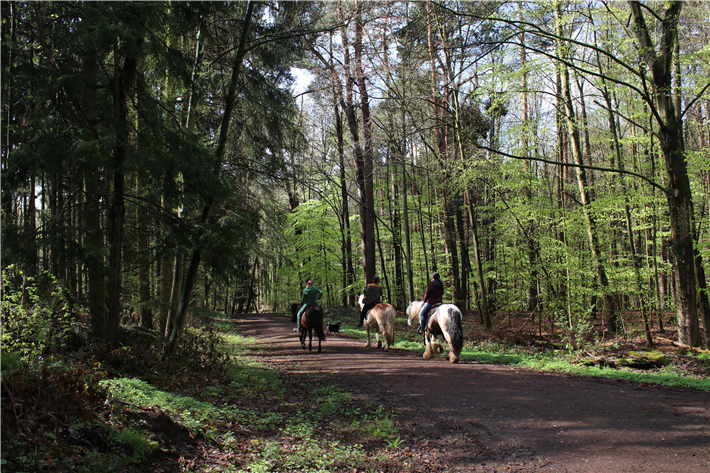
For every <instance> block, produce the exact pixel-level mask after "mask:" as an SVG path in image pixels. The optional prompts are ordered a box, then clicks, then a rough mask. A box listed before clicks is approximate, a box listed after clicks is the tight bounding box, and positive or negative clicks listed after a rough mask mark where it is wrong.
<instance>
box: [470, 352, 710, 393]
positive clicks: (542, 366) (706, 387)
mask: <svg viewBox="0 0 710 473" xmlns="http://www.w3.org/2000/svg"><path fill="white" fill-rule="evenodd" d="M568 356H570V355H567V354H565V353H562V352H557V353H549V354H548V353H545V354H539V353H526V352H524V351H519V352H516V351H514V350H505V349H503V348H501V351H491V349H487V350H476V349H474V348H473V347H468V348H464V350H463V351H462V352H461V359H462V360H465V361H474V362H478V363H489V364H502V365H511V366H518V367H521V368H527V369H533V370H537V371H553V372H560V373H568V374H575V375H580V376H592V377H596V378H605V379H621V380H626V381H633V382H637V383H647V384H659V385H662V386H676V387H686V388H693V389H699V390H702V391H710V379H699V378H693V377H690V376H684V375H681V374H678V373H674V372H673V371H672V368H664V369H662V370H660V371H659V372H649V373H640V372H638V371H633V370H630V369H625V368H620V369H616V368H608V367H604V368H602V367H598V366H584V365H582V364H580V363H575V362H574V361H571V360H569V359H568V358H567V357H568Z"/></svg>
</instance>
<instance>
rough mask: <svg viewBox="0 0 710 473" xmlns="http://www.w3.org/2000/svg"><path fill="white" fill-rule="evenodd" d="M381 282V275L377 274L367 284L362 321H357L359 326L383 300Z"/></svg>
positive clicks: (364, 293) (361, 312) (363, 300)
mask: <svg viewBox="0 0 710 473" xmlns="http://www.w3.org/2000/svg"><path fill="white" fill-rule="evenodd" d="M379 282H380V277H379V276H375V277H373V278H372V283H371V284H368V285H367V286H365V290H364V291H363V293H362V295H363V296H365V297H364V298H363V299H362V304H363V305H362V310H361V311H360V321H359V322H358V323H357V326H358V327H362V323H363V321H364V320H365V317H367V313H368V312H369V311H370V309H372V308H373V307H375V306H376V305H377V304H379V303H380V302H382V286H380V285H379V284H378V283H379Z"/></svg>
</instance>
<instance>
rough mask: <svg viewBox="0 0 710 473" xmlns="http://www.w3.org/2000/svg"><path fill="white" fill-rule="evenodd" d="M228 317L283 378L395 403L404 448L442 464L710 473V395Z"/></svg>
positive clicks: (279, 317)
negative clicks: (311, 334) (305, 333)
mask: <svg viewBox="0 0 710 473" xmlns="http://www.w3.org/2000/svg"><path fill="white" fill-rule="evenodd" d="M233 317H234V319H233V320H234V321H235V322H237V323H238V324H239V330H240V331H241V332H242V333H244V334H245V335H250V336H254V337H256V338H257V339H258V340H259V342H260V344H261V345H262V346H263V347H264V349H265V350H264V352H263V353H261V354H260V355H258V356H261V357H262V358H263V361H264V362H266V363H268V364H269V365H271V366H273V367H275V368H277V369H278V370H279V371H281V372H282V373H283V374H284V375H285V376H299V377H307V378H310V379H311V380H312V381H313V383H314V385H324V384H331V385H336V386H339V387H341V388H342V389H343V390H346V391H349V392H351V393H353V395H354V396H355V397H358V398H364V399H367V400H369V401H371V402H373V403H375V405H383V406H385V407H386V408H392V409H394V410H395V411H396V413H397V420H398V428H399V429H400V431H401V432H403V433H405V432H407V433H408V435H407V439H406V440H405V444H404V446H409V447H411V448H413V449H414V450H415V451H420V452H423V453H425V454H426V453H427V452H428V453H430V454H431V455H432V456H437V458H439V463H441V462H442V461H443V463H445V464H446V465H448V466H449V468H447V470H446V471H554V472H594V473H602V472H615V473H617V472H656V471H658V472H688V473H690V472H692V473H700V472H710V393H709V392H703V391H696V390H692V389H679V388H666V387H660V386H656V385H647V384H638V383H630V382H624V381H615V380H604V379H597V378H587V377H578V376H570V375H564V374H553V373H539V372H535V371H530V370H524V369H520V368H512V367H507V366H502V365H487V364H479V363H472V362H465V361H464V362H460V363H458V364H451V363H449V362H448V361H446V360H444V359H443V356H440V357H437V358H436V359H433V360H424V359H423V358H421V355H419V354H415V353H412V352H407V351H404V350H397V349H392V350H390V351H389V352H384V351H382V350H377V349H375V348H374V347H370V348H366V347H365V342H364V341H363V340H359V339H354V338H350V337H347V336H342V335H340V336H337V335H328V336H327V338H326V340H325V341H324V342H323V345H322V346H323V351H322V353H317V352H316V347H317V342H316V340H314V342H316V343H315V344H314V349H313V351H312V352H309V351H307V350H305V351H304V350H302V349H301V347H300V344H299V341H298V335H297V334H296V333H294V332H293V331H292V329H293V326H294V324H292V323H291V321H290V316H288V317H287V316H285V315H283V314H236V315H234V316H233ZM373 344H374V342H373ZM412 443H414V444H412ZM424 458H426V456H425V457H424ZM432 471H434V470H432Z"/></svg>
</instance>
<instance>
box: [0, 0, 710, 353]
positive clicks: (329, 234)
mask: <svg viewBox="0 0 710 473" xmlns="http://www.w3.org/2000/svg"><path fill="white" fill-rule="evenodd" d="M0 8H1V9H2V17H3V21H4V25H5V27H4V28H3V34H4V37H3V42H2V55H3V57H2V62H3V65H4V67H5V69H4V70H3V73H2V74H3V81H2V94H3V96H2V97H3V100H2V104H3V121H2V126H3V128H2V137H3V141H2V173H3V174H2V179H3V186H2V202H1V203H2V238H3V246H2V252H3V254H2V257H3V265H7V264H11V263H14V264H15V265H16V268H21V269H23V270H24V271H26V272H27V274H36V273H37V272H39V271H41V270H49V271H51V272H52V273H54V274H55V275H56V276H57V277H58V279H59V280H60V281H61V282H63V283H64V284H66V286H67V287H69V288H70V290H71V292H72V293H73V294H75V295H76V297H77V298H78V299H79V300H81V301H83V302H86V304H87V306H88V307H89V310H90V312H91V318H92V330H93V332H94V334H96V335H97V336H99V337H102V338H105V339H106V340H108V341H110V342H111V343H116V342H117V340H118V339H117V337H118V327H119V325H120V324H121V323H124V322H125V321H127V320H128V318H129V317H132V316H133V314H136V317H138V316H139V317H140V319H139V320H138V321H137V322H139V323H142V324H144V325H145V326H151V327H152V326H155V327H157V328H158V330H159V332H160V333H161V335H164V336H170V337H171V339H172V340H173V342H175V341H176V340H177V337H179V334H180V330H181V327H182V324H183V323H184V321H185V317H186V314H187V313H188V312H187V311H188V308H190V307H192V308H194V309H198V308H200V307H205V308H210V309H218V310H225V311H228V312H230V311H234V310H241V311H246V310H254V308H259V307H270V308H274V309H280V308H283V307H284V306H285V305H286V304H287V303H289V302H292V301H294V300H296V299H297V297H298V294H299V293H300V288H301V286H302V284H303V282H304V280H305V279H307V278H309V277H314V278H316V279H318V284H319V285H320V286H321V287H323V288H325V289H326V295H327V303H328V304H348V305H353V304H354V294H355V293H356V292H357V291H359V290H360V289H361V288H362V286H363V283H365V282H366V281H369V280H370V279H371V278H372V276H374V275H375V274H378V275H380V276H381V277H382V280H383V282H385V285H386V288H387V290H386V297H388V298H389V299H390V302H392V303H394V304H396V305H397V306H398V307H399V308H403V307H404V306H405V305H406V304H407V302H408V300H409V299H412V298H420V297H421V296H422V295H423V292H424V289H425V287H426V283H427V281H428V279H429V275H430V273H431V272H432V271H435V270H436V271H438V272H440V273H441V274H442V276H443V279H444V281H445V282H446V285H447V292H446V296H445V297H446V298H447V299H448V300H450V301H454V302H455V303H457V304H458V305H460V306H461V307H462V308H463V309H472V310H473V309H475V310H476V311H477V312H478V314H479V320H480V322H481V323H482V324H483V325H484V326H485V327H487V328H491V327H492V324H493V321H494V320H495V318H494V316H495V315H496V313H497V314H499V315H504V314H507V313H509V312H518V311H527V312H528V313H529V314H530V316H531V318H533V319H534V320H535V321H536V323H537V329H538V330H539V331H542V330H543V324H544V325H545V328H546V330H549V331H562V332H563V333H564V335H565V336H566V339H567V340H568V343H570V344H571V345H575V344H577V343H579V342H580V341H581V340H582V339H583V338H585V339H586V338H588V336H589V335H590V333H591V328H592V326H593V324H592V317H593V316H594V315H595V314H596V313H598V312H599V313H601V314H603V315H604V317H603V324H604V325H605V327H606V328H607V329H609V330H627V331H628V330H629V329H628V326H627V324H626V313H627V312H628V311H635V310H639V311H641V312H642V314H643V319H644V320H645V324H644V327H643V329H642V330H643V332H644V333H643V335H644V336H645V337H646V339H647V340H648V342H649V343H652V341H653V340H652V337H651V336H650V335H651V328H653V327H656V328H658V329H660V330H663V329H664V327H665V324H667V315H665V314H667V313H668V311H669V310H675V311H676V325H677V327H678V331H679V341H680V342H682V343H685V344H688V345H696V344H698V343H700V338H701V336H702V337H703V338H704V340H705V343H706V344H708V343H710V304H708V299H707V283H706V276H705V269H704V266H705V263H706V261H707V258H708V255H709V254H710V245H709V243H710V240H709V239H708V232H707V231H706V227H707V225H706V223H707V218H708V214H709V212H710V198H708V195H710V178H709V177H708V176H709V174H708V172H707V162H708V149H709V148H708V145H710V132H709V131H708V130H710V128H709V127H708V124H707V123H708V116H709V115H710V101H709V100H708V94H709V93H710V92H709V91H710V85H709V82H708V79H707V77H708V75H710V71H708V61H707V51H706V49H707V48H705V47H704V46H705V45H706V44H707V36H708V30H707V27H706V25H705V23H704V19H706V16H707V14H706V13H707V12H706V10H703V9H702V7H701V6H700V5H696V4H693V3H681V2H666V3H662V4H661V3H655V2H633V1H632V2H628V3H609V4H606V3H590V4H580V3H574V2H564V1H559V2H553V3H551V4H548V3H539V2H525V1H520V2H515V3H512V4H511V3H502V2H430V1H427V2H330V3H328V2H326V3H321V2H280V3H269V2H266V3H252V2H232V3H229V4H221V3H213V2H207V3H186V2H172V3H152V2H148V3H143V2H138V3H125V2H106V3H103V2H98V3H97V2H94V3H92V2H88V3H87V2H83V3H82V2H59V3H35V2H3V3H2V6H1V7H0ZM250 8H251V9H252V10H251V11H250V10H249V9H250ZM696 42H697V43H698V44H696ZM296 65H297V66H298V67H300V68H304V69H308V70H310V71H311V72H312V73H313V75H314V77H315V79H314V80H313V82H312V83H311V84H310V87H309V90H308V91H307V92H306V93H304V94H303V95H302V96H301V97H299V102H300V103H302V104H303V107H302V108H301V109H300V110H298V107H297V100H296V98H295V97H294V96H293V93H292V92H291V90H290V89H289V87H290V86H291V85H292V80H293V78H292V77H291V68H292V67H293V66H296ZM304 97H305V99H304ZM230 110H231V120H230V118H229V114H230ZM354 228H359V229H360V231H359V237H358V232H354V231H353V229H354ZM353 233H355V234H353ZM353 241H355V242H358V241H359V242H360V244H361V251H360V252H356V251H353V248H352V246H353ZM356 244H357V243H356ZM358 268H362V269H361V270H359V269H358ZM139 314H140V315H139ZM664 315H665V317H664ZM632 335H635V334H632Z"/></svg>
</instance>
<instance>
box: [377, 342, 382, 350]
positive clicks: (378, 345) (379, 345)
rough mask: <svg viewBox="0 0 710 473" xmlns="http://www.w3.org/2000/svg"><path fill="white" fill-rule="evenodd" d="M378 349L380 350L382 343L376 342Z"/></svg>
mask: <svg viewBox="0 0 710 473" xmlns="http://www.w3.org/2000/svg"><path fill="white" fill-rule="evenodd" d="M380 348H382V342H377V349H378V350H379V349H380Z"/></svg>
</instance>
